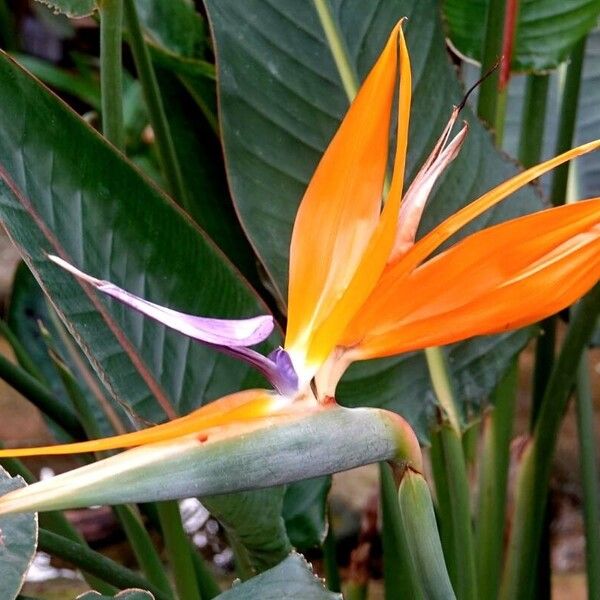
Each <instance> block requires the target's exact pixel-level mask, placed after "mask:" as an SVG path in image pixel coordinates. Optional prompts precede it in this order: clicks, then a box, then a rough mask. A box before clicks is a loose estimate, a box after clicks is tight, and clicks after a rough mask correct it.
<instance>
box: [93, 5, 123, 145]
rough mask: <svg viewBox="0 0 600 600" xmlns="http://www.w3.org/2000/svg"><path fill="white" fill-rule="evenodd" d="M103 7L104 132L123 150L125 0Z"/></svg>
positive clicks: (101, 81)
mask: <svg viewBox="0 0 600 600" xmlns="http://www.w3.org/2000/svg"><path fill="white" fill-rule="evenodd" d="M98 6H99V9H100V90H101V96H102V132H103V133H104V137H105V138H106V139H107V140H108V141H109V142H111V143H112V144H113V145H114V146H115V147H116V148H118V149H119V150H123V148H124V146H125V130H124V127H123V71H122V69H123V67H122V66H121V65H122V48H121V31H122V27H123V0H101V1H100V2H98Z"/></svg>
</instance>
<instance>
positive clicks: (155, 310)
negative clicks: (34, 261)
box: [48, 255, 274, 356]
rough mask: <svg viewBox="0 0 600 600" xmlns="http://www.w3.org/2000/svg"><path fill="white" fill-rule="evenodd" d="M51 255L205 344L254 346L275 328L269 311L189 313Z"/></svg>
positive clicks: (96, 284)
mask: <svg viewBox="0 0 600 600" xmlns="http://www.w3.org/2000/svg"><path fill="white" fill-rule="evenodd" d="M48 258H49V259H50V260H51V261H52V262H54V263H56V264H57V265H59V266H60V267H62V268H63V269H65V270H66V271H69V273H72V274H73V275H75V276H76V277H78V278H79V279H82V280H83V281H86V282H87V283H89V284H91V285H93V286H94V287H95V288H96V289H98V290H100V291H101V292H104V293H105V294H107V295H109V296H112V297H113V298H115V299H117V300H119V301H120V302H122V303H123V304H126V305H127V306H131V307H132V308H134V309H136V310H137V311H139V312H141V313H142V314H144V315H146V316H148V317H151V318H152V319H155V320H156V321H159V322H160V323H163V324H164V325H166V326H167V327H170V328H171V329H175V331H179V332H180V333H183V334H184V335H187V336H188V337H191V338H193V339H195V340H199V341H201V342H204V343H206V344H210V345H213V346H219V347H225V346H226V347H231V348H237V347H243V346H253V345H255V344H258V343H260V342H262V341H263V340H265V339H266V338H267V337H269V335H270V334H271V331H273V325H274V324H273V317H271V316H270V315H265V316H261V317H254V318H251V319H236V320H234V319H211V318H207V317H196V316H194V315H188V314H186V313H181V312H177V311H176V310H172V309H170V308H165V307H164V306H160V305H158V304H154V303H153V302H148V301H147V300H144V299H143V298H138V297H137V296H134V295H133V294H130V293H129V292H126V291H125V290H123V289H121V288H119V287H117V286H116V285H114V284H112V283H110V281H103V280H101V279H96V278H95V277H91V276H90V275H87V274H86V273H83V272H82V271H80V270H79V269H76V268H75V267H74V266H73V265H71V264H69V263H68V262H66V261H65V260H63V259H62V258H59V257H58V256H53V255H48ZM259 356H260V355H259Z"/></svg>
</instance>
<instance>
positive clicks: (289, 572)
mask: <svg viewBox="0 0 600 600" xmlns="http://www.w3.org/2000/svg"><path fill="white" fill-rule="evenodd" d="M301 598H302V599H306V600H308V599H309V598H310V600H341V598H342V596H341V594H335V593H334V592H329V591H328V590H326V589H325V585H324V584H323V582H322V581H321V580H319V579H317V577H316V576H315V574H314V573H313V571H312V567H311V566H310V564H309V563H307V562H306V559H305V558H304V557H303V556H302V555H300V554H297V553H296V552H294V553H292V554H290V555H289V556H288V557H287V558H286V559H285V560H284V561H282V562H281V563H280V564H279V565H277V566H276V567H273V568H272V569H269V570H268V571H266V572H264V573H261V574H260V575H258V576H257V577H253V578H252V579H250V580H249V581H246V582H245V583H241V584H237V585H234V586H233V587H232V588H231V589H230V590H229V591H227V592H225V593H223V594H220V595H219V596H217V600H300V599H301Z"/></svg>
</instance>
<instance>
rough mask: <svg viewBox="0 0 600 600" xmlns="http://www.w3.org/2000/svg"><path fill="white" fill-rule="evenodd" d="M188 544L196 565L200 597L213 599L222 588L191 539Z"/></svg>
mask: <svg viewBox="0 0 600 600" xmlns="http://www.w3.org/2000/svg"><path fill="white" fill-rule="evenodd" d="M188 546H189V553H190V556H191V557H192V562H193V565H194V573H195V574H196V581H197V583H198V588H199V590H200V597H201V598H202V600H212V598H216V597H217V596H218V595H219V594H220V593H221V589H220V588H219V585H218V584H217V582H216V581H215V578H214V576H213V574H212V572H211V571H210V569H209V568H208V567H207V565H206V563H205V562H204V559H203V558H202V557H201V556H200V554H199V553H198V550H197V548H196V547H195V546H194V544H193V542H192V541H191V540H188Z"/></svg>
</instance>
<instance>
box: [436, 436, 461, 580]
mask: <svg viewBox="0 0 600 600" xmlns="http://www.w3.org/2000/svg"><path fill="white" fill-rule="evenodd" d="M430 458H431V469H432V471H433V481H434V483H435V497H436V507H437V515H438V523H439V528H440V538H441V541H442V548H443V550H444V556H445V557H446V566H447V567H448V574H449V575H450V581H451V582H452V586H453V587H454V589H456V587H457V583H458V573H457V572H458V566H457V561H458V560H459V559H460V557H459V556H456V554H455V552H454V528H453V526H452V502H451V499H450V486H449V484H448V472H447V471H446V463H445V460H444V450H443V447H442V441H441V434H440V431H432V432H431V448H430Z"/></svg>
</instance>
